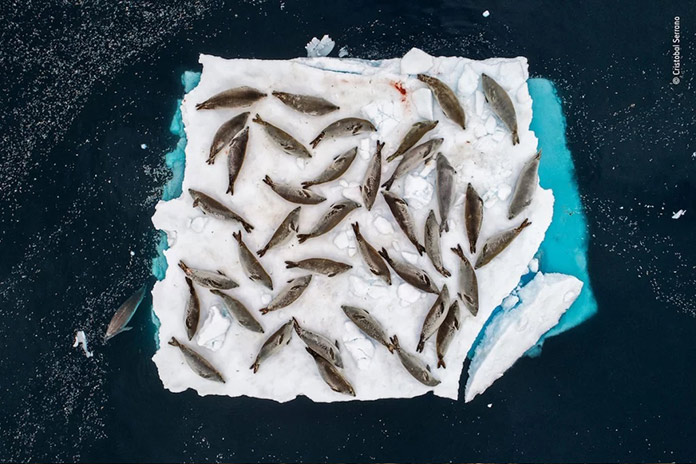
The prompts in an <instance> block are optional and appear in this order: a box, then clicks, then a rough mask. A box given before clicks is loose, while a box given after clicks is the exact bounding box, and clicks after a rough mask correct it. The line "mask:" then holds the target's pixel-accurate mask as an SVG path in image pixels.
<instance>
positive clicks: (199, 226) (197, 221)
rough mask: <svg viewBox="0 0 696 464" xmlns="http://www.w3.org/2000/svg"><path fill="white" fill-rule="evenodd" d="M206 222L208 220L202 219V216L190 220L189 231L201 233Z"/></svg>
mask: <svg viewBox="0 0 696 464" xmlns="http://www.w3.org/2000/svg"><path fill="white" fill-rule="evenodd" d="M206 222H208V218H206V217H203V216H198V217H195V218H193V219H191V224H190V227H191V230H192V231H194V232H197V233H201V232H203V229H204V228H205V223H206Z"/></svg>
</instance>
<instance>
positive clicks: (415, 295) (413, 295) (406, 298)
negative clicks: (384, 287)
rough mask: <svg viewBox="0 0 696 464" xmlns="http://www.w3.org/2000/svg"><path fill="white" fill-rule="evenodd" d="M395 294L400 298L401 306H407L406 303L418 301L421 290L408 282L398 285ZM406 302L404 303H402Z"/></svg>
mask: <svg viewBox="0 0 696 464" xmlns="http://www.w3.org/2000/svg"><path fill="white" fill-rule="evenodd" d="M396 293H397V295H399V298H401V299H402V300H403V301H402V306H407V305H408V304H412V303H415V302H416V301H418V300H419V299H420V297H421V291H420V290H418V289H417V288H414V287H412V286H411V285H410V284H406V283H404V284H401V285H399V289H398V290H397V291H396ZM404 302H405V303H407V304H406V305H404V304H403V303H404Z"/></svg>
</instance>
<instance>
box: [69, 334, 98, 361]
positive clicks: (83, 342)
mask: <svg viewBox="0 0 696 464" xmlns="http://www.w3.org/2000/svg"><path fill="white" fill-rule="evenodd" d="M78 346H81V347H82V351H84V353H85V356H87V357H88V358H91V357H92V356H93V355H94V353H92V352H91V351H89V350H88V349H87V335H85V333H84V332H83V331H82V330H78V331H77V333H76V334H75V343H73V348H77V347H78Z"/></svg>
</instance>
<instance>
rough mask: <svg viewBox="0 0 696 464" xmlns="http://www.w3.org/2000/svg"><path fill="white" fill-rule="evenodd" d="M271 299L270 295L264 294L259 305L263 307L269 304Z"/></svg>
mask: <svg viewBox="0 0 696 464" xmlns="http://www.w3.org/2000/svg"><path fill="white" fill-rule="evenodd" d="M272 299H273V296H272V295H271V294H270V293H264V294H263V295H261V303H263V304H265V305H266V304H268V303H270V302H271V300H272Z"/></svg>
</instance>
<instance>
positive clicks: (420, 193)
mask: <svg viewBox="0 0 696 464" xmlns="http://www.w3.org/2000/svg"><path fill="white" fill-rule="evenodd" d="M404 191H405V192H406V194H405V195H404V198H406V199H407V200H408V204H409V206H410V207H411V208H413V209H421V208H423V207H424V206H425V205H427V204H428V203H430V200H431V198H432V197H433V186H432V185H431V184H430V182H428V181H427V180H425V179H423V178H422V177H420V176H415V175H413V174H409V175H408V176H406V180H405V182H404Z"/></svg>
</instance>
